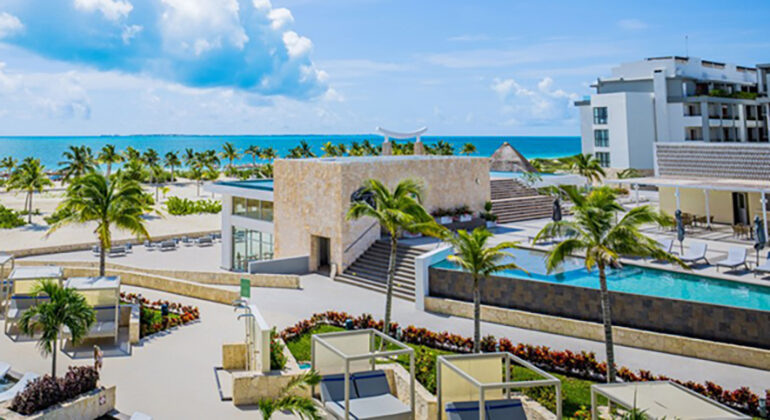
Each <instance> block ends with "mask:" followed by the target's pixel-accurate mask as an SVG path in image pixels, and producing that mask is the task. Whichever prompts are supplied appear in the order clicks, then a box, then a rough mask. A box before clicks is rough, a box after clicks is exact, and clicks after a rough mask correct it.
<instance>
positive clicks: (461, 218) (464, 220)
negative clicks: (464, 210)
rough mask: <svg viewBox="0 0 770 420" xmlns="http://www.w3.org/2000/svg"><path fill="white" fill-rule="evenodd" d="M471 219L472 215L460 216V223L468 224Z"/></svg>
mask: <svg viewBox="0 0 770 420" xmlns="http://www.w3.org/2000/svg"><path fill="white" fill-rule="evenodd" d="M471 219H473V215H471V214H461V215H460V222H463V223H464V222H470V221H471Z"/></svg>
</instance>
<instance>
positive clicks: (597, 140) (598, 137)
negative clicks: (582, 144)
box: [594, 130, 610, 147]
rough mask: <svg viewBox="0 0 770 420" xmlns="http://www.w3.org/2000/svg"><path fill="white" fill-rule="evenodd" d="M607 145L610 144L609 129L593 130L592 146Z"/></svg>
mask: <svg viewBox="0 0 770 420" xmlns="http://www.w3.org/2000/svg"><path fill="white" fill-rule="evenodd" d="M609 145H610V131H609V130H594V146H596V147H609Z"/></svg>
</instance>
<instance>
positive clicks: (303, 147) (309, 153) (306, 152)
mask: <svg viewBox="0 0 770 420" xmlns="http://www.w3.org/2000/svg"><path fill="white" fill-rule="evenodd" d="M298 147H299V152H300V154H302V157H303V158H311V157H315V153H313V149H311V148H310V145H309V144H307V142H306V141H305V140H301V141H300V142H299V146H298Z"/></svg>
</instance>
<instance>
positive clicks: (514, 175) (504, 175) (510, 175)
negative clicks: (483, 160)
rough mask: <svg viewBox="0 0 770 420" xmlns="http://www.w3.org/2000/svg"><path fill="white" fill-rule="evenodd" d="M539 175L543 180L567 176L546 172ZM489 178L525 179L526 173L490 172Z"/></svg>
mask: <svg viewBox="0 0 770 420" xmlns="http://www.w3.org/2000/svg"><path fill="white" fill-rule="evenodd" d="M537 175H538V176H540V177H542V178H547V177H549V176H564V175H565V174H549V173H545V172H542V173H541V172H538V173H537ZM489 176H490V177H492V178H524V172H503V171H489Z"/></svg>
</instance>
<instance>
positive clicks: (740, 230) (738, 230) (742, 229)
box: [733, 223, 751, 238]
mask: <svg viewBox="0 0 770 420" xmlns="http://www.w3.org/2000/svg"><path fill="white" fill-rule="evenodd" d="M749 235H751V228H750V227H749V226H746V225H743V224H741V223H738V224H737V225H733V236H735V237H736V238H741V237H749Z"/></svg>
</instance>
